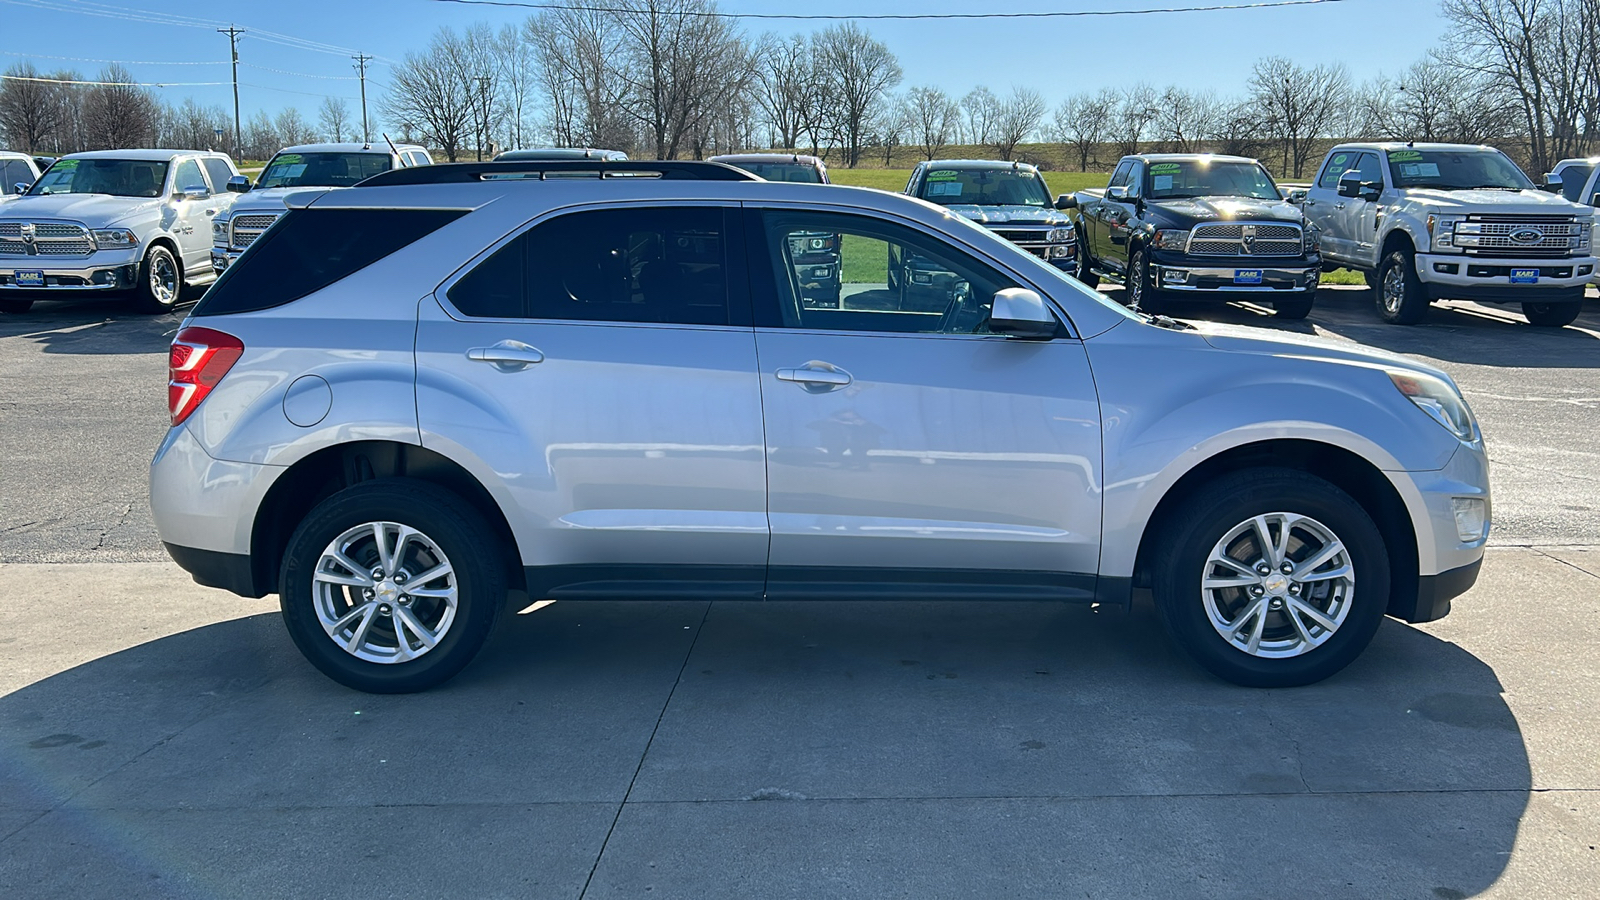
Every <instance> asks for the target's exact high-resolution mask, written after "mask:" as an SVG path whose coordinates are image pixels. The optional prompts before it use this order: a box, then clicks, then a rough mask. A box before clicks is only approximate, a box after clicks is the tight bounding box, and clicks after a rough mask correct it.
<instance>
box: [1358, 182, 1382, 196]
mask: <svg viewBox="0 0 1600 900" xmlns="http://www.w3.org/2000/svg"><path fill="white" fill-rule="evenodd" d="M1382 195H1383V185H1381V184H1379V183H1378V182H1376V181H1363V182H1361V186H1360V188H1359V189H1358V190H1357V191H1356V196H1357V197H1360V198H1361V199H1362V200H1376V199H1378V198H1379V197H1380V196H1382Z"/></svg>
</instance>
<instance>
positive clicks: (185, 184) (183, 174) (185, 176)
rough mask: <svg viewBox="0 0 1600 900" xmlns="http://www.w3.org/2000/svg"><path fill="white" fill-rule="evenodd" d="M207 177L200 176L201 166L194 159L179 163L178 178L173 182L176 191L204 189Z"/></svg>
mask: <svg viewBox="0 0 1600 900" xmlns="http://www.w3.org/2000/svg"><path fill="white" fill-rule="evenodd" d="M205 186H206V177H205V176H204V175H201V174H200V164H199V163H197V162H195V161H194V160H192V159H186V160H184V161H183V162H181V163H178V177H177V179H176V180H175V181H173V182H172V189H173V190H174V191H185V190H188V189H189V188H192V187H197V188H202V189H204V188H205Z"/></svg>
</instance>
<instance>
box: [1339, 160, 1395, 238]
mask: <svg viewBox="0 0 1600 900" xmlns="http://www.w3.org/2000/svg"><path fill="white" fill-rule="evenodd" d="M1354 168H1355V170H1356V171H1357V172H1359V173H1360V175H1361V183H1362V184H1377V185H1382V184H1383V183H1384V177H1383V165H1382V164H1381V163H1380V162H1379V161H1378V154H1377V153H1374V152H1372V151H1370V150H1369V151H1363V152H1362V153H1361V155H1360V156H1359V157H1357V158H1356V161H1355V167H1354ZM1333 209H1334V214H1333V216H1334V222H1335V223H1336V225H1335V230H1337V231H1338V232H1339V233H1340V234H1341V235H1343V236H1344V238H1345V241H1346V242H1347V243H1346V244H1345V250H1346V251H1347V252H1348V254H1349V259H1351V260H1352V261H1354V262H1356V263H1358V264H1361V265H1364V266H1376V265H1377V263H1378V244H1377V240H1378V202H1377V201H1375V200H1367V199H1365V198H1362V197H1340V198H1338V201H1337V202H1335V203H1334V204H1333Z"/></svg>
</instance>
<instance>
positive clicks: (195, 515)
mask: <svg viewBox="0 0 1600 900" xmlns="http://www.w3.org/2000/svg"><path fill="white" fill-rule="evenodd" d="M284 471H286V470H285V469H284V468H283V467H281V466H268V465H260V464H256V463H241V462H230V461H227V460H219V459H213V458H212V457H211V456H209V455H208V454H207V453H206V452H205V450H204V449H203V448H201V446H200V443H199V442H198V441H196V440H195V439H194V436H193V435H192V434H190V432H189V429H188V427H187V426H183V425H180V426H178V427H177V428H173V429H172V430H171V431H169V432H167V437H166V440H164V441H162V442H161V447H160V448H159V449H157V450H156V454H155V458H154V459H152V460H151V462H150V515H151V518H153V519H154V520H155V524H156V533H157V534H158V535H159V536H160V537H161V542H162V543H163V544H165V545H166V547H167V553H168V554H169V555H171V556H172V558H173V560H174V561H176V562H177V563H178V565H180V566H182V567H183V568H184V569H185V570H187V571H188V572H189V573H190V574H192V575H194V578H195V581H197V582H199V583H200V584H204V585H209V586H212V587H220V588H225V589H227V590H230V591H233V592H234V593H236V594H240V595H242V596H246V597H260V596H262V595H263V594H264V593H268V592H269V591H270V590H271V587H270V585H262V586H259V587H258V586H257V585H256V584H255V583H253V581H252V576H251V575H250V568H249V567H250V551H251V538H252V536H253V532H254V529H255V517H256V511H257V510H259V509H260V508H261V504H262V501H263V499H264V498H265V496H266V493H267V490H268V489H269V488H270V487H271V486H272V484H273V483H274V482H275V481H277V478H278V476H279V475H281V474H282V473H283V472H284ZM239 560H244V562H239Z"/></svg>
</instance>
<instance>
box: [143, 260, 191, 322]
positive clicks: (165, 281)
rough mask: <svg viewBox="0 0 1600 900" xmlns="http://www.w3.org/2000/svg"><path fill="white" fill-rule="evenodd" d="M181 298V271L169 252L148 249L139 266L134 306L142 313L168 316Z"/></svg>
mask: <svg viewBox="0 0 1600 900" xmlns="http://www.w3.org/2000/svg"><path fill="white" fill-rule="evenodd" d="M181 296H183V267H182V266H181V265H179V264H178V260H177V258H176V257H174V256H173V255H172V251H171V250H168V249H167V248H166V247H163V246H162V245H160V244H157V245H155V246H154V247H151V248H150V252H149V253H146V254H145V255H144V263H143V264H141V265H140V266H139V287H138V288H137V294H135V296H134V306H135V307H136V308H137V309H138V310H139V311H140V312H143V313H153V314H160V313H165V312H171V311H172V308H173V307H174V306H176V305H177V303H178V298H179V297H181Z"/></svg>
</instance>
